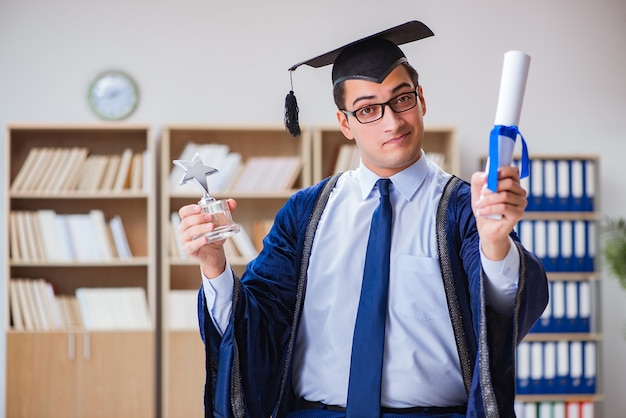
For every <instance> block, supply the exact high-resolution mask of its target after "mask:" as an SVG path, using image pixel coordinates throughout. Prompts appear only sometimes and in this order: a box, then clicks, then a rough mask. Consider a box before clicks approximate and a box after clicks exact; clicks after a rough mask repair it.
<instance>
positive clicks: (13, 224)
mask: <svg viewBox="0 0 626 418" xmlns="http://www.w3.org/2000/svg"><path fill="white" fill-rule="evenodd" d="M18 222H19V220H18V213H17V212H16V211H13V210H12V211H11V212H10V213H9V247H10V255H11V260H12V261H13V262H18V261H21V260H22V251H21V249H20V238H19V237H20V235H19V226H18Z"/></svg>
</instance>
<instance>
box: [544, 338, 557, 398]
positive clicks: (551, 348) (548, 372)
mask: <svg viewBox="0 0 626 418" xmlns="http://www.w3.org/2000/svg"><path fill="white" fill-rule="evenodd" d="M556 385H557V379H556V342H554V341H547V342H545V343H543V385H542V393H556Z"/></svg>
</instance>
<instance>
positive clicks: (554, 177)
mask: <svg viewBox="0 0 626 418" xmlns="http://www.w3.org/2000/svg"><path fill="white" fill-rule="evenodd" d="M517 164H519V161H517ZM595 169H596V167H595V161H594V160H585V159H583V160H579V159H572V160H566V159H556V160H554V159H531V160H530V173H529V176H528V177H527V178H526V179H524V180H523V184H524V186H525V188H526V190H527V192H528V206H527V207H526V210H527V211H558V212H560V211H575V212H580V211H583V212H585V211H593V210H594V207H595V202H594V200H595V197H596V196H595V181H596V180H595Z"/></svg>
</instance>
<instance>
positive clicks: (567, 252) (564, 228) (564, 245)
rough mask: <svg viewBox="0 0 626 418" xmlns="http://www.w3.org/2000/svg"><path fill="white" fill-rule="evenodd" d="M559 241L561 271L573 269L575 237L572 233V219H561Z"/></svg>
mask: <svg viewBox="0 0 626 418" xmlns="http://www.w3.org/2000/svg"><path fill="white" fill-rule="evenodd" d="M559 243H560V258H559V271H563V272H569V271H573V269H574V262H573V256H574V237H573V234H572V221H559Z"/></svg>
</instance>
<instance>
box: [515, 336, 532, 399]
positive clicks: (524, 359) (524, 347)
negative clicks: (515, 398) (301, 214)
mask: <svg viewBox="0 0 626 418" xmlns="http://www.w3.org/2000/svg"><path fill="white" fill-rule="evenodd" d="M516 361H517V373H516V380H517V385H516V386H517V390H516V391H517V393H518V394H520V395H527V394H529V393H531V392H530V343H528V342H526V341H522V342H521V343H519V345H518V346H517V356H516Z"/></svg>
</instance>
